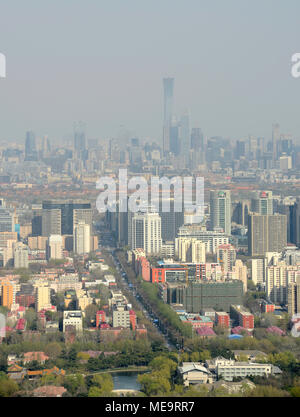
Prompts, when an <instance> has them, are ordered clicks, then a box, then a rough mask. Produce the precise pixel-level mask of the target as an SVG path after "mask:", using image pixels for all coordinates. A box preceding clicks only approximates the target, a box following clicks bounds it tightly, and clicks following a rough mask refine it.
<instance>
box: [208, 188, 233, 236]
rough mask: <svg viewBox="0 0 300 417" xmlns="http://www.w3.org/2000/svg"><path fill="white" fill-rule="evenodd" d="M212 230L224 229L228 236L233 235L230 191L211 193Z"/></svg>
mask: <svg viewBox="0 0 300 417" xmlns="http://www.w3.org/2000/svg"><path fill="white" fill-rule="evenodd" d="M210 223H211V229H212V230H213V229H215V228H222V229H223V231H224V233H225V234H226V235H230V234H231V197H230V191H211V192H210Z"/></svg>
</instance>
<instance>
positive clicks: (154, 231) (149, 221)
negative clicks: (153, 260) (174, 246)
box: [131, 211, 162, 255]
mask: <svg viewBox="0 0 300 417" xmlns="http://www.w3.org/2000/svg"><path fill="white" fill-rule="evenodd" d="M161 245H162V240H161V218H160V216H159V214H158V213H152V212H150V211H147V212H137V213H135V214H134V216H133V218H132V229H131V249H144V250H145V252H146V254H147V255H151V254H159V253H160V251H161Z"/></svg>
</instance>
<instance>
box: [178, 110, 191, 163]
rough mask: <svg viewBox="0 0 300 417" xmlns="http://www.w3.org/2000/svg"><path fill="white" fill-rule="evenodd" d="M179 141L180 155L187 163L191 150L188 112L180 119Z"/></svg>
mask: <svg viewBox="0 0 300 417" xmlns="http://www.w3.org/2000/svg"><path fill="white" fill-rule="evenodd" d="M180 139H181V141H180V142H181V155H183V156H185V158H186V161H187V160H188V157H189V152H190V149H191V135H190V116H189V112H188V110H187V111H186V112H185V114H184V115H183V116H182V117H181V119H180Z"/></svg>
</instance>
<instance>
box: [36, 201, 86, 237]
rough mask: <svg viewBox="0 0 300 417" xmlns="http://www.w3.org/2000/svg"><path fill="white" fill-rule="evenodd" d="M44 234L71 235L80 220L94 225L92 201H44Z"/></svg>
mask: <svg viewBox="0 0 300 417" xmlns="http://www.w3.org/2000/svg"><path fill="white" fill-rule="evenodd" d="M42 207H43V211H42V234H43V236H50V235H51V234H61V235H70V236H72V235H73V234H74V229H75V226H76V224H78V222H79V221H84V222H85V223H86V224H89V225H90V226H92V209H91V203H90V202H86V201H84V200H49V201H43V205H42Z"/></svg>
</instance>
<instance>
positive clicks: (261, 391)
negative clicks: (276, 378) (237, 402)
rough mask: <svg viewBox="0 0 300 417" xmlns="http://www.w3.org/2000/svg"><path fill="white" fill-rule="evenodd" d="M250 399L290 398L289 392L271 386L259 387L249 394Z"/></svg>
mask: <svg viewBox="0 0 300 417" xmlns="http://www.w3.org/2000/svg"><path fill="white" fill-rule="evenodd" d="M248 396H249V397H289V396H290V394H289V393H288V392H287V391H284V390H281V389H278V388H275V387H273V386H271V385H257V386H256V387H255V388H254V389H253V390H252V391H251V392H249V394H248Z"/></svg>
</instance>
